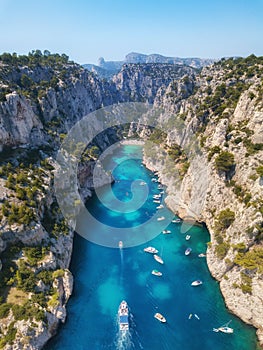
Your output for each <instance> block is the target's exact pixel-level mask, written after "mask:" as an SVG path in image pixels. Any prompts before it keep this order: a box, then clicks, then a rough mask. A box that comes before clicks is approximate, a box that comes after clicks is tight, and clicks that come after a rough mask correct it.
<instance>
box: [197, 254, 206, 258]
mask: <svg viewBox="0 0 263 350" xmlns="http://www.w3.org/2000/svg"><path fill="white" fill-rule="evenodd" d="M198 257H199V258H205V257H206V255H205V254H203V253H201V254H198Z"/></svg>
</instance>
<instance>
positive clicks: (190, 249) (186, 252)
mask: <svg viewBox="0 0 263 350" xmlns="http://www.w3.org/2000/svg"><path fill="white" fill-rule="evenodd" d="M191 251H192V248H187V249H186V250H185V252H184V254H185V255H189V254H190V253H191Z"/></svg>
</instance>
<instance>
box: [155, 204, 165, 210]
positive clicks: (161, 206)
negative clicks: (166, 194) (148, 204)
mask: <svg viewBox="0 0 263 350" xmlns="http://www.w3.org/2000/svg"><path fill="white" fill-rule="evenodd" d="M163 208H164V206H163V204H160V205H158V207H156V209H163Z"/></svg>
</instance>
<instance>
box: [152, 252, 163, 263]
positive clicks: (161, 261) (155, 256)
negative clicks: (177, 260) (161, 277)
mask: <svg viewBox="0 0 263 350" xmlns="http://www.w3.org/2000/svg"><path fill="white" fill-rule="evenodd" d="M153 257H154V259H155V260H156V261H157V262H158V263H160V264H163V263H164V262H163V259H162V258H161V257H160V256H159V255H157V254H154V256H153Z"/></svg>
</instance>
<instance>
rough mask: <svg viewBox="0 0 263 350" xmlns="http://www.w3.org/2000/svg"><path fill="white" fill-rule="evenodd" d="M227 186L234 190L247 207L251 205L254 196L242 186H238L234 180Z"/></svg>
mask: <svg viewBox="0 0 263 350" xmlns="http://www.w3.org/2000/svg"><path fill="white" fill-rule="evenodd" d="M227 186H231V187H232V188H233V192H234V193H235V195H236V196H237V197H238V199H239V200H240V202H243V203H245V204H246V205H247V206H249V205H251V203H250V201H251V199H252V195H251V193H250V192H248V191H247V190H246V189H245V188H243V187H242V186H241V185H238V184H237V183H236V182H235V181H234V180H230V181H229V182H228V183H227Z"/></svg>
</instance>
